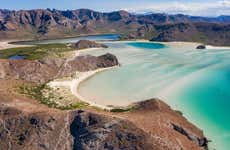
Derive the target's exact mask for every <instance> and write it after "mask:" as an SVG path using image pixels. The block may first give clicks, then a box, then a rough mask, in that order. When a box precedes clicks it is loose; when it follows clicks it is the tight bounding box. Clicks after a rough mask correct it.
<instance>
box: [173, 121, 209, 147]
mask: <svg viewBox="0 0 230 150" xmlns="http://www.w3.org/2000/svg"><path fill="white" fill-rule="evenodd" d="M172 127H173V129H174V130H175V131H177V132H179V133H181V134H182V135H184V136H186V137H187V138H188V139H189V140H191V141H193V142H195V143H196V144H197V145H199V146H201V147H204V148H205V149H208V140H207V138H206V137H202V138H199V137H197V136H196V135H193V134H192V133H189V132H188V131H186V129H184V128H183V127H181V126H179V125H176V124H174V123H172Z"/></svg>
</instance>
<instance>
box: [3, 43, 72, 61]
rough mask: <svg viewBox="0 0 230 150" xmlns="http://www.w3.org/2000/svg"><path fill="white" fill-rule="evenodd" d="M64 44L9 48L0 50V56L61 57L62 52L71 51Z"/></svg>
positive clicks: (6, 57) (4, 57)
mask: <svg viewBox="0 0 230 150" xmlns="http://www.w3.org/2000/svg"><path fill="white" fill-rule="evenodd" d="M73 50H74V49H73V48H71V47H68V46H67V45H66V44H39V45H35V46H31V47H17V48H9V49H5V50H1V51H0V58H2V59H8V58H10V57H11V56H15V55H18V56H24V57H25V59H29V60H38V59H43V58H45V57H49V56H52V57H62V56H63V53H64V52H69V51H73Z"/></svg>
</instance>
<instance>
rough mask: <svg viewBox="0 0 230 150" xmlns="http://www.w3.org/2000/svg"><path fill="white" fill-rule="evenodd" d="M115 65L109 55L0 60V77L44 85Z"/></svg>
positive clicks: (112, 56)
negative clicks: (63, 58)
mask: <svg viewBox="0 0 230 150" xmlns="http://www.w3.org/2000/svg"><path fill="white" fill-rule="evenodd" d="M116 65H118V60H117V58H116V56H114V55H112V54H109V53H108V54H105V55H102V56H99V57H95V56H90V55H87V56H79V57H76V58H74V59H69V60H67V59H66V60H62V59H49V60H44V61H30V60H0V69H1V70H0V77H1V79H23V80H26V81H31V82H37V83H45V82H47V81H49V80H52V79H55V78H60V77H65V76H71V75H73V74H74V73H75V72H76V71H89V70H95V69H99V68H105V67H112V66H116Z"/></svg>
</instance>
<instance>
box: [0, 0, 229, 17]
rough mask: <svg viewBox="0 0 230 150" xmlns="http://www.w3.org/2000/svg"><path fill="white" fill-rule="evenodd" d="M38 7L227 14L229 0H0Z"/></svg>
mask: <svg viewBox="0 0 230 150" xmlns="http://www.w3.org/2000/svg"><path fill="white" fill-rule="evenodd" d="M39 8H51V9H53V8H55V9H60V10H66V9H69V10H73V9H79V8H88V9H93V10H96V11H102V12H110V11H116V10H127V11H129V12H133V13H148V12H155V13H168V14H187V15H195V16H219V15H230V0H0V9H16V10H20V9H39Z"/></svg>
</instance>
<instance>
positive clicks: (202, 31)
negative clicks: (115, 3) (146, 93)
mask: <svg viewBox="0 0 230 150" xmlns="http://www.w3.org/2000/svg"><path fill="white" fill-rule="evenodd" d="M228 18H229V17H228V16H220V17H217V18H207V17H206V18H205V17H191V16H186V15H167V14H149V15H135V14H131V13H128V12H126V11H116V12H111V13H101V12H96V11H93V10H88V9H79V10H66V11H61V10H55V9H54V10H50V9H45V10H44V9H37V10H20V11H11V10H0V39H19V38H20V39H21V38H24V39H38V38H39V39H47V38H60V37H63V36H76V35H80V34H96V33H118V34H120V35H121V36H122V38H145V39H152V40H157V41H195V42H203V43H207V44H213V45H229V43H230V21H229V19H228Z"/></svg>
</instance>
